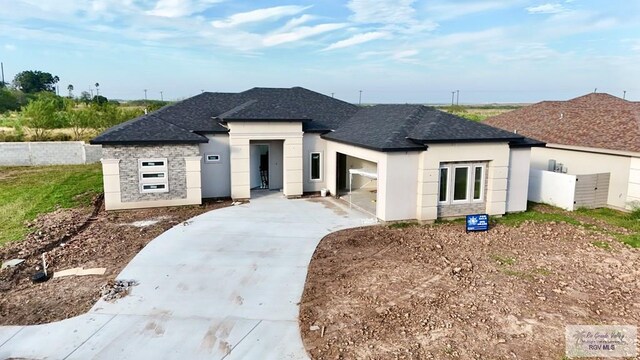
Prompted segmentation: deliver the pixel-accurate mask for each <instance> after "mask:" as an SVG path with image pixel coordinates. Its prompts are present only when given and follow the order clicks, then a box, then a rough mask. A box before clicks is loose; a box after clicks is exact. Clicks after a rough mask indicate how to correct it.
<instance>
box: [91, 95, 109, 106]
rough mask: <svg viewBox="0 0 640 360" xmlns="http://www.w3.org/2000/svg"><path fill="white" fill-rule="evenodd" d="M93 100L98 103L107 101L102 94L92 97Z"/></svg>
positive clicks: (101, 103)
mask: <svg viewBox="0 0 640 360" xmlns="http://www.w3.org/2000/svg"><path fill="white" fill-rule="evenodd" d="M93 102H94V103H95V104H98V105H103V104H106V103H108V102H109V99H107V98H106V97H104V96H102V95H96V96H94V97H93Z"/></svg>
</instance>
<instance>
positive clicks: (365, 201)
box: [336, 153, 378, 216]
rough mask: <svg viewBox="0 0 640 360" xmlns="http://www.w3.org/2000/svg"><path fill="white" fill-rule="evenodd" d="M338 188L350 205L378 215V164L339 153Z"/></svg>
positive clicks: (341, 195)
mask: <svg viewBox="0 0 640 360" xmlns="http://www.w3.org/2000/svg"><path fill="white" fill-rule="evenodd" d="M336 164H337V169H336V174H337V179H336V185H337V186H336V188H337V189H338V194H337V195H338V197H339V198H340V199H342V200H344V201H345V202H347V203H349V206H352V207H356V208H358V209H360V210H362V211H365V212H367V213H369V214H371V215H374V216H375V215H376V206H377V203H378V165H377V164H376V163H374V162H371V161H367V160H364V159H360V158H357V157H353V156H349V155H346V154H342V153H337V161H336Z"/></svg>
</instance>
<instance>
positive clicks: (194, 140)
mask: <svg viewBox="0 0 640 360" xmlns="http://www.w3.org/2000/svg"><path fill="white" fill-rule="evenodd" d="M208 141H209V140H208V139H207V138H206V137H204V136H202V135H198V134H195V133H193V132H191V131H188V130H185V129H183V128H181V127H179V126H176V125H173V124H171V123H168V122H166V121H164V120H162V119H160V118H158V117H156V116H155V115H153V114H149V115H144V116H141V117H139V118H136V119H133V120H129V121H127V122H124V123H122V124H120V125H117V126H114V127H112V128H111V129H109V130H108V131H106V132H104V133H102V134H100V135H98V136H97V137H96V138H94V139H93V140H91V144H102V145H144V144H199V143H206V142H208Z"/></svg>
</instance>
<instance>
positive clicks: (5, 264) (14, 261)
mask: <svg viewBox="0 0 640 360" xmlns="http://www.w3.org/2000/svg"><path fill="white" fill-rule="evenodd" d="M23 262H24V259H11V260H8V261H5V262H3V263H2V267H1V269H2V270H4V269H6V268H10V267H14V266H18V265H20V264H22V263H23Z"/></svg>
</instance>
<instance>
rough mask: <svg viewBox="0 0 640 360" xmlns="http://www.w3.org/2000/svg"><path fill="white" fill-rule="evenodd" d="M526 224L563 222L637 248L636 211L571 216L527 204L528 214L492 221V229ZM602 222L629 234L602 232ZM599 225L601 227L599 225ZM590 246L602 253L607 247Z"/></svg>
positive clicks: (587, 211)
mask: <svg viewBox="0 0 640 360" xmlns="http://www.w3.org/2000/svg"><path fill="white" fill-rule="evenodd" d="M585 218H588V219H585ZM525 221H534V222H552V221H553V222H565V223H568V224H572V225H576V226H580V227H582V228H584V229H587V230H591V231H596V232H600V233H604V234H608V235H611V236H613V237H615V238H616V239H618V240H619V241H620V242H622V243H624V244H627V245H629V246H631V247H634V248H640V209H636V210H634V211H632V212H631V213H625V212H622V211H618V210H613V209H609V208H601V209H585V208H580V209H577V210H576V211H574V212H567V211H564V210H561V209H558V208H555V207H553V206H549V205H545V204H536V203H531V202H530V203H529V204H528V205H527V211H525V212H521V213H513V214H507V215H505V216H503V217H501V218H496V219H492V222H493V224H494V225H495V224H496V223H500V224H504V225H507V226H514V227H517V226H520V225H521V224H522V223H524V222H525ZM592 221H593V223H592ZM602 222H604V223H606V224H608V225H611V226H614V227H618V228H624V229H627V230H629V231H628V232H627V233H621V232H618V231H615V230H614V231H612V230H611V229H606V228H603V226H602ZM598 223H599V224H600V225H598ZM593 245H594V246H596V247H599V248H602V249H605V247H606V246H607V245H609V244H606V243H604V244H593Z"/></svg>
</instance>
